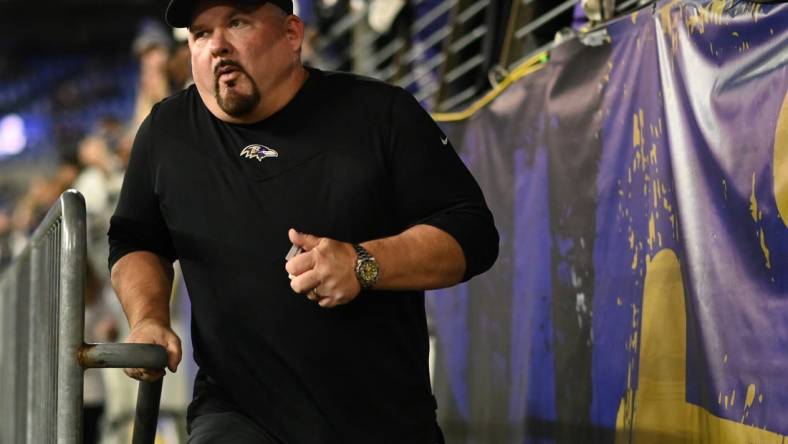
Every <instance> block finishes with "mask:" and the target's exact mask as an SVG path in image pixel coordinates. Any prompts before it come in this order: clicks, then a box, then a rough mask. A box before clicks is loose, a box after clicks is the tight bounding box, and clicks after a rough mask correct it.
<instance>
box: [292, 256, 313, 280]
mask: <svg viewBox="0 0 788 444" xmlns="http://www.w3.org/2000/svg"><path fill="white" fill-rule="evenodd" d="M314 267H315V256H314V253H313V252H308V253H301V254H299V255H298V256H296V257H294V258H292V259H290V260H289V261H287V263H286V264H285V270H287V273H288V274H289V275H291V276H298V275H300V274H301V273H304V272H305V271H308V270H311V269H312V268H314Z"/></svg>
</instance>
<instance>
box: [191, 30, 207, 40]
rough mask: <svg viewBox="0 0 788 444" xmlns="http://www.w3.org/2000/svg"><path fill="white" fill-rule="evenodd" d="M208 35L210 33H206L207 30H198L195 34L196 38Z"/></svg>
mask: <svg viewBox="0 0 788 444" xmlns="http://www.w3.org/2000/svg"><path fill="white" fill-rule="evenodd" d="M206 35H208V33H206V32H205V31H197V32H195V33H194V34H193V36H194V40H199V39H201V38H203V37H205V36H206Z"/></svg>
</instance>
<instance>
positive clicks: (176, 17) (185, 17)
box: [164, 0, 293, 28]
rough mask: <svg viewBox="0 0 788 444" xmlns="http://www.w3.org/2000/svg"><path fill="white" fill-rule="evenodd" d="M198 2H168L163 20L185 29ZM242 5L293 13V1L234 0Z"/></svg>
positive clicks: (174, 0) (174, 26)
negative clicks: (268, 7) (271, 6)
mask: <svg viewBox="0 0 788 444" xmlns="http://www.w3.org/2000/svg"><path fill="white" fill-rule="evenodd" d="M198 1H199V0H170V4H169V5H167V12H165V13H164V20H166V21H167V24H169V25H170V26H172V27H173V28H186V27H188V26H189V24H191V21H192V14H194V8H196V7H197V3H198ZM234 1H236V2H237V3H243V4H247V5H248V4H252V5H254V4H259V5H262V4H265V3H270V4H272V5H276V6H278V7H280V8H282V10H284V11H285V12H286V13H288V14H292V13H293V0H234Z"/></svg>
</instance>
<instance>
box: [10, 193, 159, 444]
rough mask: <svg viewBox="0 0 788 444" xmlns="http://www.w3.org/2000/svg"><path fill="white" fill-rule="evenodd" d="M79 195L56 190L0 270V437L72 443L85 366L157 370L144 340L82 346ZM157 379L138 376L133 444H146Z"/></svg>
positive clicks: (152, 428)
mask: <svg viewBox="0 0 788 444" xmlns="http://www.w3.org/2000/svg"><path fill="white" fill-rule="evenodd" d="M86 238H87V233H86V219H85V200H84V198H83V197H82V195H81V194H79V193H78V192H77V191H74V190H69V191H66V192H65V193H63V194H62V195H61V196H60V198H59V199H58V201H57V202H56V203H55V205H54V206H53V207H52V208H51V209H50V210H49V212H48V213H47V215H46V216H45V217H44V219H43V221H42V222H41V223H40V224H39V226H38V227H37V228H36V230H35V231H34V232H33V234H32V236H31V238H30V241H29V242H28V245H27V246H26V247H25V249H24V250H23V251H22V252H21V253H20V254H19V255H18V256H17V257H16V258H15V260H14V262H12V264H11V265H10V266H9V267H8V268H7V269H6V271H5V272H4V273H3V274H2V275H1V276H0V356H1V357H2V360H0V389H1V390H0V393H3V396H2V397H0V442H2V443H6V442H7V443H31V444H32V443H35V444H39V443H54V442H57V443H58V444H79V443H81V442H82V433H83V431H82V416H83V414H82V408H83V404H82V390H83V372H84V370H85V369H86V368H100V367H101V368H106V367H113V368H124V367H144V368H159V369H161V368H164V366H165V365H166V363H167V353H166V351H165V350H164V348H162V347H161V346H158V345H151V344H85V342H84V325H85V300H84V291H85V270H86V268H85V267H86V256H87V242H86ZM161 385H162V381H161V380H158V381H155V382H140V385H139V392H138V398H137V399H138V402H137V415H136V421H135V425H134V437H133V443H134V444H143V443H152V442H153V440H154V437H155V433H156V422H157V417H158V409H159V399H160V396H161Z"/></svg>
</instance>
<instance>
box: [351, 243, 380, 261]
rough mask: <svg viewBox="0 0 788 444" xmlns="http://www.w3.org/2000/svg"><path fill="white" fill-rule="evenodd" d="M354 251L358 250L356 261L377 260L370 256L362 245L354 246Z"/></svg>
mask: <svg viewBox="0 0 788 444" xmlns="http://www.w3.org/2000/svg"><path fill="white" fill-rule="evenodd" d="M353 249H354V250H356V259H357V260H360V261H364V260H368V259H372V260H373V261H374V260H375V258H374V257H372V255H371V254H369V251H367V249H366V248H364V247H362V246H361V245H359V244H353Z"/></svg>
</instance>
